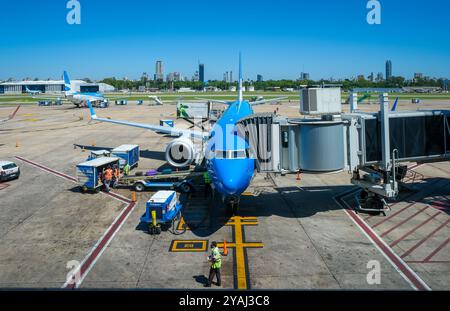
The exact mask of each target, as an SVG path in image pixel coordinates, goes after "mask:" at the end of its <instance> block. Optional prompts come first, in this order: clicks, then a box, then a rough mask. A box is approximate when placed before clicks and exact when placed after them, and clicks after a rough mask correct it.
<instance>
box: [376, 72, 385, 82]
mask: <svg viewBox="0 0 450 311" xmlns="http://www.w3.org/2000/svg"><path fill="white" fill-rule="evenodd" d="M383 80H384V77H383V73H382V72H379V73H378V74H377V82H380V81H383Z"/></svg>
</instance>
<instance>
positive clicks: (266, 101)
mask: <svg viewBox="0 0 450 311" xmlns="http://www.w3.org/2000/svg"><path fill="white" fill-rule="evenodd" d="M286 98H288V97H287V96H283V97H278V98H272V99H263V100H257V101H254V102H249V104H250V105H252V106H256V105H263V104H267V103H272V102H277V101H280V100H283V99H286Z"/></svg>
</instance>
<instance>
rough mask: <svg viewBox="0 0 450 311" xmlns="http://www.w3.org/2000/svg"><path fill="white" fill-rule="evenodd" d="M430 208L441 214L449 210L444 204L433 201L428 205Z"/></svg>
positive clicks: (449, 207) (449, 206)
mask: <svg viewBox="0 0 450 311" xmlns="http://www.w3.org/2000/svg"><path fill="white" fill-rule="evenodd" d="M430 206H431V207H432V208H435V209H437V210H440V211H442V212H445V211H448V210H450V205H449V204H447V203H446V202H440V201H433V202H431V203H430Z"/></svg>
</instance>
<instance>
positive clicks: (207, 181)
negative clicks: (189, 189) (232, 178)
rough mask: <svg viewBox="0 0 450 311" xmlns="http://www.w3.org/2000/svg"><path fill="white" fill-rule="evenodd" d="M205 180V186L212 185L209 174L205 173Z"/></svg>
mask: <svg viewBox="0 0 450 311" xmlns="http://www.w3.org/2000/svg"><path fill="white" fill-rule="evenodd" d="M203 179H204V181H205V184H207V185H208V184H210V183H211V177H209V174H208V172H204V173H203Z"/></svg>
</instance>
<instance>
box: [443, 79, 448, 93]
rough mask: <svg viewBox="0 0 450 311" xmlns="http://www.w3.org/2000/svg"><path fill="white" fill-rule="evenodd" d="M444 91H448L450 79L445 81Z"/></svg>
mask: <svg viewBox="0 0 450 311" xmlns="http://www.w3.org/2000/svg"><path fill="white" fill-rule="evenodd" d="M443 89H444V91H448V79H444V85H443Z"/></svg>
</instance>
